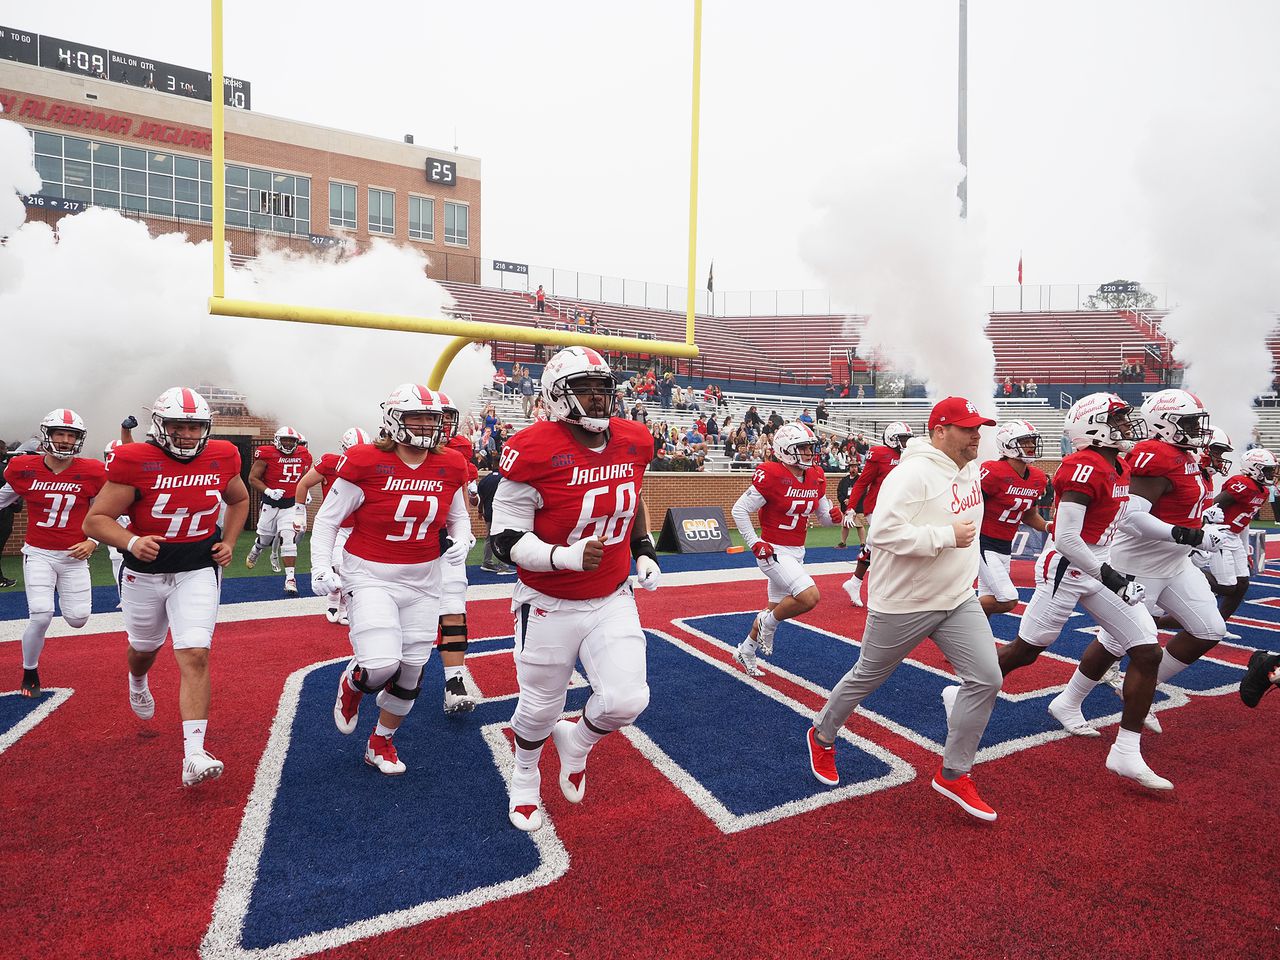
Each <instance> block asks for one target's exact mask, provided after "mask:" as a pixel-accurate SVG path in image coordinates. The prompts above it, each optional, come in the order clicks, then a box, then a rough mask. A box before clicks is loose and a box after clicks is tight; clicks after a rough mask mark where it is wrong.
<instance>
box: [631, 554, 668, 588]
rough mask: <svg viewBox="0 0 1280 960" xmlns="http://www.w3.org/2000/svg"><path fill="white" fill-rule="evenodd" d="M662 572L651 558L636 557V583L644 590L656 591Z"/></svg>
mask: <svg viewBox="0 0 1280 960" xmlns="http://www.w3.org/2000/svg"><path fill="white" fill-rule="evenodd" d="M660 579H662V571H661V570H659V569H658V564H657V563H656V562H655V561H654V560H653V558H652V557H645V556H639V557H636V583H638V584H639V585H640V586H642V587H644V589H646V590H657V589H658V581H659V580H660Z"/></svg>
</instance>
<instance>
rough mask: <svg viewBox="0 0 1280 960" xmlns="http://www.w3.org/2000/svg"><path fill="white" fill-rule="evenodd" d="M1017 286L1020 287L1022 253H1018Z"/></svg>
mask: <svg viewBox="0 0 1280 960" xmlns="http://www.w3.org/2000/svg"><path fill="white" fill-rule="evenodd" d="M1018 286H1022V253H1021V252H1019V253H1018Z"/></svg>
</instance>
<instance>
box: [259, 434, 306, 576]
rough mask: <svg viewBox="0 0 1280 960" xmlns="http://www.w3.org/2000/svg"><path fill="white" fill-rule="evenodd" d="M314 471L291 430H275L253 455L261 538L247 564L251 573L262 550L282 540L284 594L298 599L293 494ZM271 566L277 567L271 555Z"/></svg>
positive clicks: (296, 545)
mask: <svg viewBox="0 0 1280 960" xmlns="http://www.w3.org/2000/svg"><path fill="white" fill-rule="evenodd" d="M310 469H311V451H310V450H308V449H307V448H306V447H305V446H303V444H302V435H301V434H300V433H298V431H297V430H294V429H293V428H292V427H281V428H280V429H278V430H277V431H276V435H275V439H274V440H273V441H272V443H271V445H270V446H263V447H259V448H258V449H257V450H255V451H254V452H253V469H251V470H250V471H249V486H251V487H252V488H253V489H254V490H257V491H258V493H259V495H260V496H261V497H262V508H261V510H260V511H259V512H258V537H257V539H256V540H255V541H254V543H253V546H252V547H250V548H249V555H248V556H247V557H245V559H244V565H245V566H246V567H248V568H249V569H250V570H252V569H253V567H254V565H255V564H257V562H258V556H259V555H260V554H261V553H262V551H263V550H265V549H267V548H269V547H273V546H274V544H275V542H276V539H277V538H279V540H280V559H281V561H282V562H283V563H284V592H285V593H287V594H289V595H291V596H297V594H298V580H297V576H296V575H295V573H294V569H295V566H296V565H297V562H298V540H297V536H296V534H295V531H294V522H293V521H294V510H293V507H294V504H295V502H296V501H295V500H294V492H295V490H296V489H297V485H298V481H299V480H301V479H302V477H303V475H304V474H305V473H306V472H307V471H308V470H310ZM271 567H272V569H274V570H277V571H278V570H279V567H277V566H276V562H275V556H274V554H273V555H272V560H271Z"/></svg>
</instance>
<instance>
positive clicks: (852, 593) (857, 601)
mask: <svg viewBox="0 0 1280 960" xmlns="http://www.w3.org/2000/svg"><path fill="white" fill-rule="evenodd" d="M840 586H842V587H844V592H845V593H847V594H848V595H849V602H850V603H852V604H853V605H854V606H855V607H860V606H862V581H861V580H859V579H858V578H857V577H850V578H849V579H848V580H846V581H845V582H844V583H842V584H840Z"/></svg>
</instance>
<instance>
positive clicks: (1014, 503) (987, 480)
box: [978, 420, 1049, 617]
mask: <svg viewBox="0 0 1280 960" xmlns="http://www.w3.org/2000/svg"><path fill="white" fill-rule="evenodd" d="M996 444H997V445H998V446H999V448H1000V459H999V460H988V461H987V462H986V463H984V464H983V465H982V499H983V503H984V507H983V512H982V532H981V533H980V534H979V543H980V545H981V550H980V552H979V554H978V556H979V558H980V560H979V563H978V602H979V603H981V604H982V612H983V613H985V614H986V615H987V616H988V617H994V616H995V615H996V614H998V613H1008V612H1009V611H1010V610H1012V609H1013V608H1014V607H1016V606H1017V605H1018V588H1017V587H1015V586H1014V585H1013V579H1012V578H1011V577H1010V576H1009V559H1010V557H1011V556H1012V555H1013V538H1014V536H1015V535H1016V534H1017V532H1018V527H1019V526H1020V525H1021V524H1023V523H1025V524H1026V525H1027V526H1028V527H1030V528H1031V529H1032V530H1039V531H1040V532H1042V533H1046V534H1047V533H1048V524H1047V523H1045V520H1044V517H1042V516H1040V511H1038V510H1037V509H1036V508H1035V506H1036V504H1037V503H1038V502H1039V500H1040V498H1041V497H1042V496H1044V490H1045V485H1046V484H1048V482H1049V478H1048V477H1046V476H1045V475H1044V471H1042V470H1040V469H1039V468H1037V467H1034V466H1032V464H1033V463H1034V462H1035V461H1037V460H1039V459H1040V455H1041V453H1042V452H1043V444H1044V439H1043V438H1042V437H1041V436H1040V431H1039V430H1037V429H1036V427H1035V424H1033V423H1031V422H1030V421H1029V420H1007V421H1005V422H1004V423H1002V424H1000V428H999V429H998V430H997V431H996Z"/></svg>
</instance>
